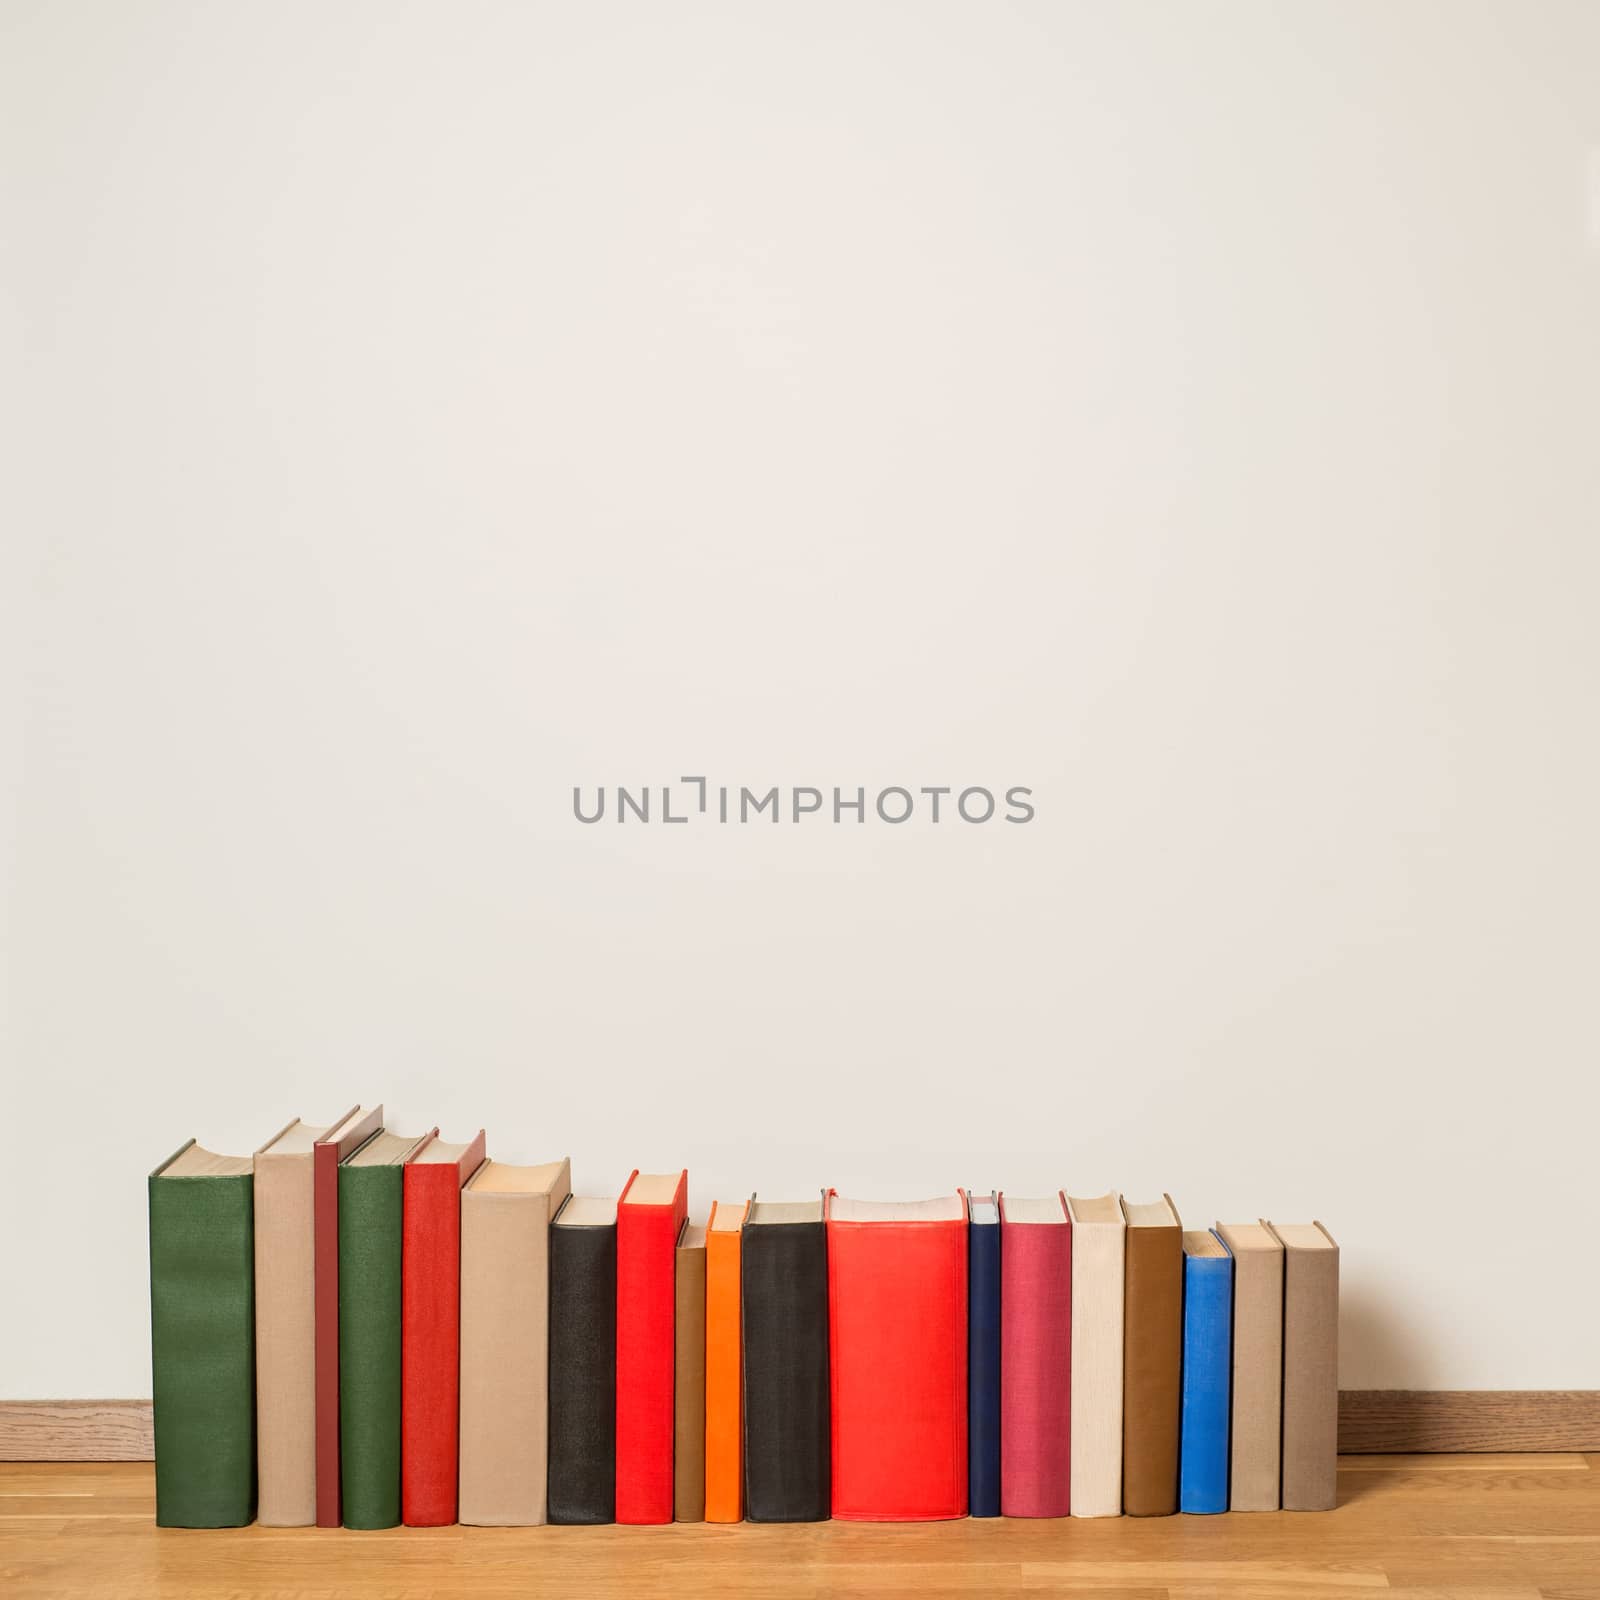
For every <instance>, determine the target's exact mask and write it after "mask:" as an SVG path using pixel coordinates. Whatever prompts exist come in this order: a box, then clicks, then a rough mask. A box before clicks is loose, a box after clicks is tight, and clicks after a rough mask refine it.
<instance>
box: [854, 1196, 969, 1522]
mask: <svg viewBox="0 0 1600 1600" xmlns="http://www.w3.org/2000/svg"><path fill="white" fill-rule="evenodd" d="M827 1220H828V1329H829V1384H830V1388H831V1392H832V1402H833V1405H832V1424H833V1427H832V1438H833V1474H832V1476H833V1514H834V1516H836V1517H842V1518H847V1519H853V1520H855V1521H858V1522H923V1521H931V1520H933V1519H935V1518H940V1517H964V1516H965V1515H966V1514H967V1202H966V1196H965V1195H963V1194H961V1193H960V1192H959V1191H958V1192H957V1193H955V1194H952V1195H947V1196H944V1197H942V1198H940V1199H937V1200H913V1201H872V1200H845V1199H842V1198H840V1196H839V1195H838V1194H836V1193H835V1192H834V1191H833V1190H831V1189H830V1190H829V1191H828V1206H827Z"/></svg>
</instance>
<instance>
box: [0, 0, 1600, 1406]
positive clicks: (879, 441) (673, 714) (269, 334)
mask: <svg viewBox="0 0 1600 1600" xmlns="http://www.w3.org/2000/svg"><path fill="white" fill-rule="evenodd" d="M1597 59H1600V7H1596V6H1593V5H1590V4H1584V3H1571V4H1556V3H1544V4H1525V3H1516V4H1513V3H1509V0H1506V3H1498V4H1492V3H1485V4H1473V5H1460V4H1455V3H1450V0H1432V3H1427V0H1408V3H1402V4H1387V3H1385V4H1377V3H1347V0H1339V3H1309V0H1308V3H1299V4H1295V5H1281V4H1276V3H1271V4H1268V3H1260V4H1245V3H1234V4H1220V5H1213V6H1194V5H1188V4H1177V3H1174V4H1163V5H1152V4H1119V5H1107V4H1100V3H1089V0H1085V3H1079V4H1036V5H1021V4H1014V5H1007V6H996V5H986V4H979V3H976V0H973V3H970V4H959V5H952V4H868V5H860V4H855V3H850V4H839V3H830V0H809V3H807V4H804V5H800V4H794V5H782V6H779V5H747V4H742V3H741V4H731V3H730V4H727V5H720V6H712V5H702V4H688V3H682V4H672V5H655V4H646V3H643V0H640V3H628V4H621V3H616V4H596V5H553V4H532V3H516V4H511V3H505V4H493V3H486V0H483V3H479V0H474V3H467V4H444V3H442V0H432V3H418V4H408V5H393V4H387V3H385V4H377V3H348V4H340V5H323V4H316V5H312V4H306V3H303V0H295V3H285V4H275V5H258V4H245V5H226V6H194V5H188V4H176V3H170V0H144V3H142V4H139V5H124V4H111V3H101V4H85V3H72V0H65V3H61V4H51V5H44V4H23V3H19V0H4V3H3V4H0V199H3V217H4V221H3V231H0V437H3V438H4V440H5V451H4V455H5V464H4V468H3V470H0V563H3V565H0V666H3V667H4V668H5V669H6V670H5V671H4V672H3V673H0V680H3V681H0V714H3V715H4V717H5V722H4V725H3V727H0V873H3V878H0V939H3V940H4V947H3V965H0V986H3V987H0V1029H3V1032H0V1051H3V1063H4V1064H3V1076H4V1088H3V1092H0V1095H3V1097H0V1107H3V1114H4V1118H5V1122H6V1125H7V1127H8V1129H9V1130H10V1132H9V1134H8V1139H7V1142H8V1148H9V1151H10V1153H9V1155H8V1156H7V1159H6V1160H5V1161H4V1162H3V1163H0V1218H3V1219H4V1220H3V1223H0V1229H3V1233H0V1238H3V1244H0V1261H3V1267H4V1273H5V1278H6V1282H7V1283H8V1284H9V1285H11V1286H13V1287H14V1288H18V1289H19V1290H20V1291H21V1292H20V1293H19V1294H17V1295H15V1296H12V1297H10V1298H9V1301H8V1308H7V1310H6V1312H5V1314H4V1315H3V1316H0V1393H3V1394H5V1395H7V1396H12V1397H29V1396H58V1395H79V1396H94V1395H136V1394H141V1393H147V1392H148V1384H149V1376H148V1333H147V1325H148V1306H147V1298H146V1288H145V1213H144V1204H145V1200H144V1174H145V1173H146V1171H147V1170H148V1169H149V1168H150V1167H152V1166H153V1165H155V1163H156V1162H157V1161H159V1160H160V1159H161V1158H162V1157H163V1156H165V1155H166V1154H168V1153H169V1152H170V1151H171V1150H172V1149H173V1148H174V1147H175V1146H176V1145H177V1144H178V1143H180V1142H181V1140H182V1139H183V1138H185V1137H187V1136H188V1135H189V1134H191V1133H193V1134H196V1135H198V1136H199V1137H200V1138H201V1139H202V1141H204V1142H206V1143H209V1144H210V1145H211V1146H212V1147H213V1148H222V1149H232V1150H249V1149H251V1148H253V1147H254V1146H255V1145H257V1144H259V1143H260V1142H261V1140H262V1139H264V1138H265V1137H266V1136H267V1135H269V1134H270V1133H271V1132H272V1131H273V1130H274V1129H276V1128H279V1127H281V1126H282V1125H283V1123H284V1122H285V1121H286V1120H287V1119H288V1118H289V1117H291V1116H294V1115H296V1114H299V1115H303V1116H305V1117H307V1118H309V1119H312V1120H318V1119H324V1118H327V1117H331V1116H334V1115H336V1114H337V1113H338V1112H339V1111H341V1110H342V1109H343V1108H344V1107H346V1106H347V1105H349V1104H350V1103H351V1101H352V1100H354V1099H357V1098H360V1099H364V1100H367V1101H372V1100H375V1099H378V1098H380V1097H381V1098H383V1099H385V1100H386V1101H387V1103H388V1105H389V1107H390V1110H391V1114H392V1121H393V1122H394V1123H396V1124H398V1125H399V1126H400V1127H402V1128H405V1129H420V1128H425V1127H429V1126H432V1125H433V1123H435V1122H438V1123H439V1124H440V1125H441V1126H442V1127H443V1128H444V1129H445V1131H446V1135H447V1136H451V1135H454V1136H457V1137H460V1136H464V1135H465V1134H466V1133H470V1131H471V1130H473V1129H475V1128H477V1127H478V1126H479V1125H480V1124H486V1125H487V1126H488V1129H489V1148H490V1151H491V1153H492V1154H494V1155H496V1156H498V1157H501V1158H504V1159H509V1160H513V1161H538V1160H548V1159H553V1158H555V1157H558V1156H560V1155H562V1154H565V1153H568V1152H570V1153H571V1155H572V1157H573V1182H574V1187H575V1188H577V1189H578V1190H580V1191H582V1192H587V1193H595V1192H604V1191H607V1190H611V1189H614V1188H617V1187H620V1184H621V1180H622V1179H623V1178H624V1177H625V1176H626V1174H627V1172H628V1171H629V1169H630V1168H631V1167H633V1166H639V1167H642V1168H644V1169H646V1170H655V1171H664V1170H669V1169H671V1168H674V1167H676V1166H677V1165H679V1164H680V1163H685V1164H687V1165H688V1166H689V1167H690V1168H691V1171H692V1185H693V1195H694V1202H695V1209H696V1212H697V1213H698V1214H701V1215H703V1214H704V1212H705V1211H706V1210H707V1209H708V1208H709V1202H710V1201H711V1199H712V1198H714V1197H716V1196H721V1197H723V1198H730V1197H731V1198H739V1197H741V1196H744V1195H747V1194H748V1193H749V1192H750V1191H751V1189H753V1188H759V1189H760V1191H761V1193H762V1194H763V1195H765V1196H768V1197H772V1198H782V1197H790V1198H798V1197H804V1196H805V1195H807V1194H811V1193H814V1192H815V1190H816V1189H817V1187H818V1186H819V1185H821V1184H824V1183H836V1184H837V1185H838V1186H839V1187H840V1188H841V1190H844V1191H847V1192H850V1193H854V1194H858V1195H866V1196H874V1195H877V1196H889V1195H925V1194H930V1193H938V1192H940V1191H942V1190H947V1189H949V1188H950V1187H951V1186H952V1185H954V1184H956V1183H964V1184H969V1185H973V1186H976V1187H980V1188H984V1189H987V1188H989V1187H990V1186H991V1185H1003V1186H1004V1187H1006V1188H1008V1189H1011V1190H1012V1191H1014V1192H1017V1193H1048V1192H1052V1191H1054V1190H1055V1189H1056V1188H1058V1187H1062V1186H1064V1187H1066V1188H1067V1189H1069V1190H1071V1191H1072V1192H1075V1193H1079V1194H1092V1193H1096V1192H1099V1191H1100V1190H1102V1189H1105V1188H1107V1187H1111V1186H1116V1187H1118V1188H1120V1189H1122V1190H1123V1191H1125V1192H1126V1193H1128V1194H1129V1195H1130V1196H1132V1197H1133V1198H1135V1199H1150V1198H1154V1197H1155V1196H1156V1195H1158V1194H1159V1193H1160V1192H1161V1191H1163V1190H1169V1191H1170V1192H1171V1193H1172V1194H1173V1196H1174V1198H1175V1200H1176V1201H1177V1204H1178V1206H1179V1208H1180V1210H1181V1212H1182V1214H1183V1217H1184V1220H1185V1222H1186V1224H1188V1225H1191V1226H1193V1225H1200V1224H1205V1223H1209V1222H1211V1221H1212V1220H1214V1219H1215V1218H1217V1217H1219V1216H1220V1217H1223V1218H1225V1219H1229V1220H1243V1219H1249V1218H1254V1217H1256V1216H1259V1215H1271V1216H1273V1217H1278V1218H1309V1217H1311V1216H1317V1217H1321V1218H1322V1219H1323V1220H1324V1221H1326V1222H1327V1223H1328V1224H1329V1226H1330V1228H1331V1229H1332V1231H1333V1232H1334V1234H1335V1236H1336V1237H1337V1238H1338V1239H1339V1242H1340V1244H1341V1246H1342V1247H1343V1263H1344V1285H1345V1290H1344V1320H1343V1348H1342V1369H1343V1370H1342V1379H1343V1382H1344V1383H1345V1384H1346V1386H1349V1387H1377V1386H1387V1385H1400V1386H1418V1387H1431V1386H1438V1387H1472V1386H1486V1387H1497V1388H1511V1387H1519V1386H1533V1387H1565V1386H1573V1387H1579V1386H1582V1387H1594V1386H1600V1347H1597V1345H1596V1342H1595V1339H1594V1335H1593V1330H1594V1326H1595V1321H1596V1317H1597V1314H1600V1299H1597V1291H1596V1281H1597V1280H1596V1277H1595V1273H1594V1272H1593V1270H1592V1269H1591V1268H1590V1267H1589V1266H1588V1265H1587V1262H1588V1258H1589V1255H1590V1254H1591V1253H1592V1251H1591V1243H1592V1229H1591V1225H1590V1222H1589V1218H1590V1215H1591V1213H1592V1200H1591V1196H1592V1193H1593V1175H1594V1166H1595V1160H1594V1152H1595V1130H1596V1126H1597V1111H1600V1105H1597V1090H1596V1087H1595V1083H1596V1065H1597V1060H1600V1023H1597V1007H1596V1004H1595V997H1594V981H1595V973H1596V971H1597V965H1600V963H1597V957H1600V936H1597V931H1596V930H1597V927H1600V921H1597V913H1596V907H1597V904H1600V851H1597V847H1596V842H1595V828H1596V819H1597V817H1600V763H1597V757H1596V753H1595V744H1596V741H1595V724H1596V704H1595V693H1596V686H1597V682H1600V643H1597V633H1596V622H1595V617H1596V595H1597V592H1600V539H1597V534H1600V514H1597V510H1596V507H1597V505H1600V448H1597V441H1600V157H1597V155H1596V153H1595V152H1596V150H1597V148H1600V88H1597V84H1600V79H1597V78H1596V75H1595V62H1596V60H1597ZM681 774H705V775H707V776H709V778H710V779H711V781H712V782H713V783H714V784H715V783H722V782H727V783H732V784H735V785H738V784H741V783H742V784H749V785H752V786H758V787H761V788H765V787H766V786H767V785H768V784H773V783H776V784H782V785H785V786H792V785H797V784H800V785H816V786H818V787H821V788H824V789H831V788H832V786H834V785H836V784H837V785H839V786H842V787H845V788H847V789H851V790H853V789H854V788H855V786H856V785H858V784H859V785H866V786H868V787H869V788H876V787H879V786H882V785H885V784H906V785H908V786H912V787H915V786H919V785H923V784H956V785H965V784H988V785H990V786H999V787H1004V786H1008V785H1011V784H1026V785H1029V786H1031V787H1032V788H1033V789H1034V791H1035V803H1036V805H1037V808H1038V815H1037V818H1036V820H1035V821H1034V822H1033V823H1032V824H1030V825H1028V826H1025V827H1017V826H1002V825H990V826H988V827H971V826H966V825H962V824H959V823H954V824H952V823H942V824H940V825H939V826H938V827H934V826H931V825H927V824H925V823H911V824H907V825H906V826H904V827H901V828H893V827H888V826H885V825H882V824H869V825H866V826H860V827H856V826H851V825H842V826H838V827H835V826H832V825H831V824H825V823H817V822H815V821H814V820H813V822H812V823H810V824H802V825H800V826H798V827H795V826H792V825H789V824H783V825H780V826H776V827H774V826H771V825H769V824H765V823H762V824H757V825H752V826H749V827H746V828H743V829H740V828H738V827H727V828H720V827H716V826H711V825H705V824H700V825H696V826H686V827H662V826H659V825H653V826H651V827H648V828H646V827H636V826H632V825H624V826H617V825H616V824H614V823H611V822H609V821H608V822H607V824H606V825H604V826H596V827H592V828H585V827H582V826H580V825H579V824H577V823H576V822H575V821H574V820H573V818H572V814H571V789H572V786H573V785H574V784H579V783H581V784H583V785H585V786H587V787H588V788H589V789H590V790H591V792H592V786H594V785H596V784H599V783H606V784H616V783H619V782H620V783H634V784H641V783H649V784H651V785H655V786H659V785H661V784H663V783H670V782H672V781H673V780H675V779H676V778H677V777H679V775H681ZM730 1081H737V1082H738V1083H739V1084H740V1090H739V1092H738V1093H737V1094H726V1093H714V1092H710V1091H709V1089H708V1085H710V1084H712V1083H720V1084H727V1083H729V1082H730ZM797 1081H799V1082H803V1083H805V1084H806V1085H808V1087H809V1093H808V1094H807V1095H806V1096H804V1097H802V1098H801V1099H800V1101H799V1103H796V1099H795V1096H794V1085H795V1083H796V1082H797Z"/></svg>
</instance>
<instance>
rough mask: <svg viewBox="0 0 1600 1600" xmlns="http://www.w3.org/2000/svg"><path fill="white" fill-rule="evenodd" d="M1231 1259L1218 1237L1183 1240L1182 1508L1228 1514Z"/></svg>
mask: <svg viewBox="0 0 1600 1600" xmlns="http://www.w3.org/2000/svg"><path fill="white" fill-rule="evenodd" d="M1232 1370H1233V1257H1232V1256H1231V1255H1230V1254H1229V1253H1228V1247H1227V1245H1225V1244H1224V1243H1223V1242H1222V1240H1221V1239H1220V1238H1219V1237H1218V1236H1217V1235H1216V1234H1215V1233H1186V1234H1184V1236H1183V1401H1182V1410H1181V1413H1180V1419H1179V1445H1178V1509H1179V1510H1180V1511H1198V1512H1213V1511H1226V1510H1227V1509H1228V1411H1229V1407H1228V1399H1229V1380H1230V1378H1231V1375H1232Z"/></svg>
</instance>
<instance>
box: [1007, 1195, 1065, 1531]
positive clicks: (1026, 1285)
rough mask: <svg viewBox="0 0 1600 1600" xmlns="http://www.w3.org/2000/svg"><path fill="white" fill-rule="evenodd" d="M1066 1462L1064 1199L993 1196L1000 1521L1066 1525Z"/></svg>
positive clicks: (1056, 1197)
mask: <svg viewBox="0 0 1600 1600" xmlns="http://www.w3.org/2000/svg"><path fill="white" fill-rule="evenodd" d="M1071 1462H1072V1222H1071V1219H1070V1218H1069V1217H1068V1215H1067V1202H1066V1197H1065V1196H1064V1195H1062V1194H1054V1195H1051V1196H1050V1198H1049V1199H1048V1200H1012V1199H1010V1198H1008V1197H1007V1196H1006V1195H1001V1196H1000V1514H1001V1515H1002V1516H1006V1517H1064V1516H1066V1515H1067V1513H1068V1511H1069V1510H1070V1501H1069V1495H1068V1487H1069V1484H1070V1481H1071V1479H1070V1473H1071Z"/></svg>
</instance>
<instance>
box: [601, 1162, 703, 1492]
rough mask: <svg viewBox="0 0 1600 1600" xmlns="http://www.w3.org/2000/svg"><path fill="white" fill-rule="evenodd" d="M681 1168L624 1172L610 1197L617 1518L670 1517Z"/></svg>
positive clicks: (683, 1188)
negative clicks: (613, 1213) (622, 1183)
mask: <svg viewBox="0 0 1600 1600" xmlns="http://www.w3.org/2000/svg"><path fill="white" fill-rule="evenodd" d="M688 1209H689V1174H688V1172H687V1171H680V1172H664V1173H656V1174H643V1175H641V1174H640V1173H638V1172H635V1173H634V1174H633V1176H632V1177H630V1178H629V1179H628V1184H627V1187H626V1188H625V1189H624V1190H623V1191H622V1199H621V1200H620V1201H618V1203H617V1446H616V1448H617V1521H618V1522H629V1523H652V1522H671V1521H672V1494H673V1480H672V1440H673V1432H674V1429H675V1427H676V1419H675V1416H674V1411H673V1399H672V1387H673V1369H674V1365H675V1361H676V1353H675V1350H674V1347H673V1332H672V1330H673V1317H674V1311H675V1307H676V1301H677V1271H676V1267H675V1264H674V1260H673V1257H674V1254H675V1252H676V1249H677V1244H678V1235H679V1234H680V1233H682V1231H683V1224H684V1222H685V1220H686V1218H687V1215H688Z"/></svg>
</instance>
